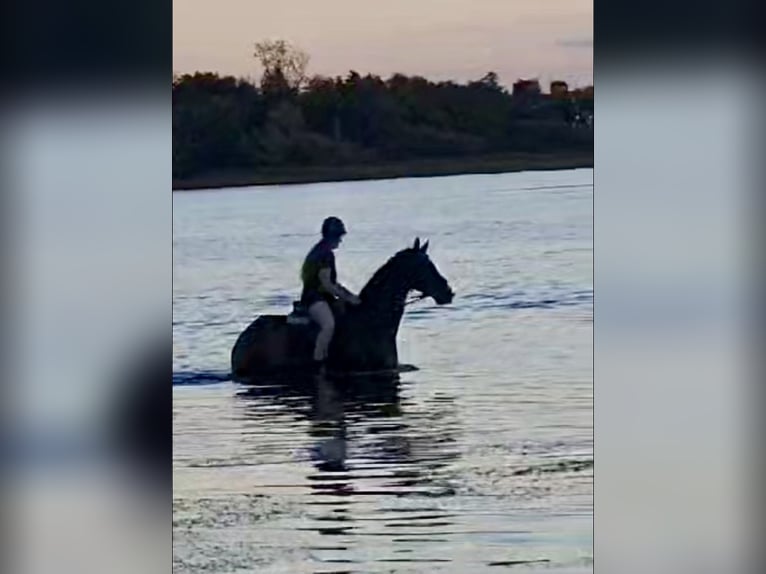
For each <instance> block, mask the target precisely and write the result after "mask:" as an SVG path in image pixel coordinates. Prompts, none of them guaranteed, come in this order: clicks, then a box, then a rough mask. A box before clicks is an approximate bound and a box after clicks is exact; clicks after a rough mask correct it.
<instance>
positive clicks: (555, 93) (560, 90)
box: [551, 80, 569, 100]
mask: <svg viewBox="0 0 766 574" xmlns="http://www.w3.org/2000/svg"><path fill="white" fill-rule="evenodd" d="M568 95H569V85H567V83H566V82H562V81H560V80H555V81H553V82H551V97H552V98H553V99H555V100H563V99H566V98H567V97H568Z"/></svg>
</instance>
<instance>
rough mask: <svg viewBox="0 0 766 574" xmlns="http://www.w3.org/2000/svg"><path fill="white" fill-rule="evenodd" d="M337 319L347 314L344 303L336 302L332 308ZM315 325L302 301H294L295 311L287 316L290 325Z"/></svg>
mask: <svg viewBox="0 0 766 574" xmlns="http://www.w3.org/2000/svg"><path fill="white" fill-rule="evenodd" d="M331 308H332V312H333V314H334V315H335V317H336V319H337V318H338V317H340V316H342V315H344V314H345V312H346V308H345V306H344V305H343V303H342V302H340V301H336V302H335V303H334V304H333V305H332V306H331ZM312 323H313V321H312V319H311V316H310V315H309V310H308V308H307V307H306V306H305V305H304V304H303V303H301V302H300V301H293V310H292V311H290V313H288V315H287V324H288V325H311V324H312Z"/></svg>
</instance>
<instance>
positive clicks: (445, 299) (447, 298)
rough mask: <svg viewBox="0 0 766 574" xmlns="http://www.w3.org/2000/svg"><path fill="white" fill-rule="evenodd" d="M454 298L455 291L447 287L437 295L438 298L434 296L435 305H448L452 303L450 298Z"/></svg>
mask: <svg viewBox="0 0 766 574" xmlns="http://www.w3.org/2000/svg"><path fill="white" fill-rule="evenodd" d="M454 298H455V292H454V291H453V290H452V289H448V290H447V292H446V293H445V294H444V295H443V296H441V297H439V298H438V299H436V298H434V300H435V301H436V303H437V305H449V304H450V303H452V300H453V299H454Z"/></svg>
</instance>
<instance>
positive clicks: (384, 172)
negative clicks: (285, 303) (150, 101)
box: [173, 151, 593, 192]
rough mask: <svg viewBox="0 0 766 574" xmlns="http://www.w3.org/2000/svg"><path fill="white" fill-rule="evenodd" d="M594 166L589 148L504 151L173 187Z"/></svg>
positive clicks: (230, 176) (225, 176)
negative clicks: (577, 150) (548, 151)
mask: <svg viewBox="0 0 766 574" xmlns="http://www.w3.org/2000/svg"><path fill="white" fill-rule="evenodd" d="M592 167H593V152H592V151H591V152H587V153H571V154H530V153H524V154H521V153H519V154H504V155H494V156H481V157H473V158H447V159H418V160H408V161H400V162H388V163H378V164H356V165H344V166H310V167H294V168H264V169H260V170H258V171H249V170H227V171H220V172H215V173H207V174H200V175H197V176H191V177H188V178H174V179H173V191H174V192H176V191H194V190H203V189H207V190H210V189H221V188H228V187H254V186H264V185H293V184H307V183H330V182H342V181H368V180H381V179H397V178H407V177H439V176H450V175H477V174H495V173H513V172H520V171H556V170H563V169H578V168H592Z"/></svg>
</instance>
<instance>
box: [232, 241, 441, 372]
mask: <svg viewBox="0 0 766 574" xmlns="http://www.w3.org/2000/svg"><path fill="white" fill-rule="evenodd" d="M411 291H418V292H420V293H421V296H422V297H430V298H432V299H433V300H434V301H435V302H436V303H437V304H438V305H446V304H449V303H451V302H452V299H453V297H454V293H453V292H452V289H451V288H450V286H449V283H447V280H446V279H445V278H444V277H442V276H441V274H440V273H439V271H438V270H437V269H436V266H435V265H434V264H433V262H432V261H431V259H430V258H429V257H428V242H426V243H425V244H423V245H421V244H420V239H416V240H415V244H414V245H413V246H412V247H409V248H407V249H404V250H403V251H400V252H399V253H397V254H396V255H394V256H393V257H392V258H391V259H389V260H388V262H387V263H386V264H385V265H383V266H382V267H381V268H380V269H378V271H377V272H376V273H375V274H374V275H373V276H372V278H371V279H370V280H369V282H368V283H367V285H366V286H365V287H364V289H362V291H361V293H360V294H359V297H360V299H361V304H360V305H358V306H357V307H345V308H340V307H339V308H338V309H336V310H335V311H336V328H335V336H334V337H333V341H332V343H331V345H330V351H329V356H328V359H327V368H328V371H329V372H335V373H369V372H379V371H395V370H397V369H398V367H399V359H398V353H397V349H396V335H397V333H398V331H399V325H400V323H401V320H402V315H403V314H404V307H405V305H406V302H407V296H408V295H409V293H410V292H411ZM317 332H318V328H317V326H316V325H315V324H314V323H313V322H311V321H310V320H308V319H306V318H304V317H300V316H298V317H296V315H295V314H292V315H291V316H287V315H262V316H260V317H258V318H256V319H255V321H253V322H252V323H251V324H250V326H248V327H247V329H245V330H244V331H243V332H242V333H241V334H240V335H239V338H238V339H237V342H236V343H235V344H234V348H233V349H232V352H231V371H232V376H233V378H234V379H235V380H238V381H242V382H247V381H250V380H253V379H254V378H257V377H259V376H263V375H273V374H280V373H289V372H291V371H305V370H307V369H309V368H310V366H311V364H312V361H311V358H312V351H313V348H314V340H315V338H316V335H317Z"/></svg>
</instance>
